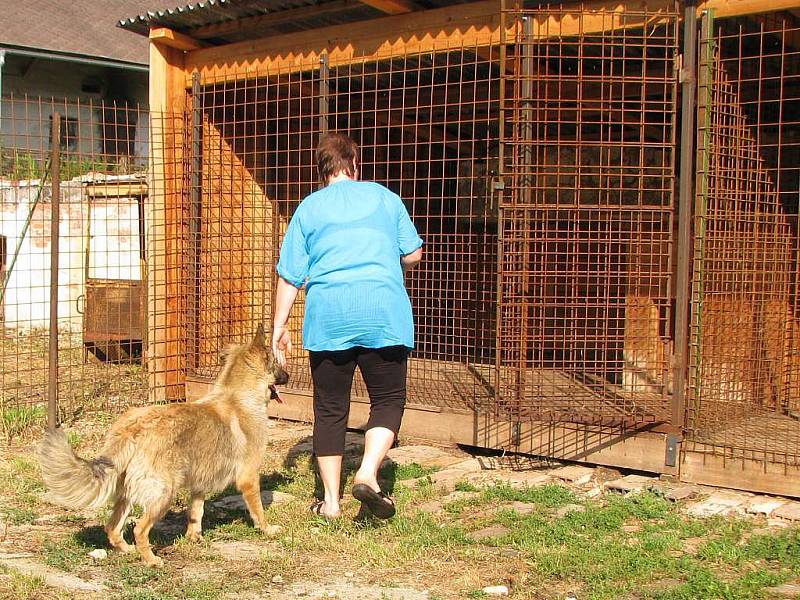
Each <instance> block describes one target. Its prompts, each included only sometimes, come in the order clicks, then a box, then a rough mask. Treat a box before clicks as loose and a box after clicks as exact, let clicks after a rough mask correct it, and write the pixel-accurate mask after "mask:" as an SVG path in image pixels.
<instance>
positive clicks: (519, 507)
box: [494, 500, 537, 516]
mask: <svg viewBox="0 0 800 600" xmlns="http://www.w3.org/2000/svg"><path fill="white" fill-rule="evenodd" d="M501 510H513V511H514V512H516V513H517V514H518V515H520V516H524V515H529V514H531V513H534V512H536V510H537V509H536V505H535V504H532V503H530V502H520V501H519V500H515V501H514V502H508V503H505V504H501V505H500V506H498V507H497V508H496V509H495V511H494V512H499V511H501Z"/></svg>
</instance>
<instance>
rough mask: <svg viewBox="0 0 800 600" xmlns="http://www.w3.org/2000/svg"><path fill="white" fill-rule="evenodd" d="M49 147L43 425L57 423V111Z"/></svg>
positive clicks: (58, 151) (58, 126)
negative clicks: (47, 334)
mask: <svg viewBox="0 0 800 600" xmlns="http://www.w3.org/2000/svg"><path fill="white" fill-rule="evenodd" d="M51 139H52V142H51V147H50V181H51V184H52V195H51V197H52V201H51V204H50V348H49V354H48V361H47V367H48V375H49V377H48V381H47V427H48V428H49V429H55V428H56V426H57V425H58V244H59V231H58V228H59V223H60V215H59V212H60V211H59V208H60V206H59V204H60V200H61V115H60V114H58V113H53V122H52V136H51Z"/></svg>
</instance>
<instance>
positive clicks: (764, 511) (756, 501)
mask: <svg viewBox="0 0 800 600" xmlns="http://www.w3.org/2000/svg"><path fill="white" fill-rule="evenodd" d="M784 504H786V500H784V499H783V498H775V497H773V496H755V497H753V498H751V499H750V501H749V502H748V503H747V506H746V507H745V511H747V512H748V513H749V514H751V515H764V516H767V517H769V516H770V515H771V514H772V513H774V512H775V510H776V509H778V508H780V507H781V506H783V505H784Z"/></svg>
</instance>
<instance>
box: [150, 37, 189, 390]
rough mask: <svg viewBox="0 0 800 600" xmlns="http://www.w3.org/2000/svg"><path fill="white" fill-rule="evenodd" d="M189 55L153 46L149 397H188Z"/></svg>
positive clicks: (166, 47) (159, 44)
mask: <svg viewBox="0 0 800 600" xmlns="http://www.w3.org/2000/svg"><path fill="white" fill-rule="evenodd" d="M184 56H185V54H184V52H183V51H182V50H178V49H176V48H173V47H170V46H168V45H165V44H163V43H161V42H159V41H157V40H151V42H150V118H151V122H152V124H153V127H151V131H152V135H151V140H150V148H151V150H150V171H149V176H150V183H149V194H150V202H149V206H148V215H147V217H148V218H147V223H148V236H147V237H148V250H149V251H148V256H147V267H148V269H147V271H148V272H147V314H148V320H147V322H148V327H149V332H148V337H147V344H148V351H147V356H148V361H147V368H148V388H149V395H148V398H149V400H150V401H151V402H156V401H164V400H175V399H180V398H183V397H184V383H185V378H186V373H185V366H184V362H185V354H186V353H185V350H186V348H185V346H186V344H185V340H184V339H183V337H184V336H183V335H182V334H181V319H182V314H181V312H180V311H181V310H182V308H184V307H183V306H182V304H181V299H182V298H183V296H184V294H185V292H186V289H185V285H184V283H185V282H184V281H183V271H184V269H183V266H184V265H183V264H182V256H183V252H182V250H183V249H182V247H181V244H182V240H183V239H184V237H185V235H184V234H185V232H184V231H183V230H182V229H183V228H185V225H184V224H183V222H182V219H181V212H182V211H181V208H182V207H181V203H182V200H183V197H182V194H181V192H182V190H181V182H182V181H183V174H182V168H183V167H182V164H183V139H184V135H185V131H184V129H185V127H184V123H185V114H184V111H185V103H186V92H185V87H186V73H185V71H184V69H183V64H184Z"/></svg>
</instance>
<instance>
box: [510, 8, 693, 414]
mask: <svg viewBox="0 0 800 600" xmlns="http://www.w3.org/2000/svg"><path fill="white" fill-rule="evenodd" d="M505 17H506V20H507V22H508V23H514V24H516V27H515V29H514V31H515V34H514V35H513V37H512V38H511V39H510V40H509V45H508V54H509V56H508V61H507V65H506V68H507V71H506V74H505V76H504V91H503V106H502V108H503V114H504V130H503V148H504V156H503V170H504V174H505V175H506V177H505V178H504V182H505V186H504V188H505V189H504V190H503V193H502V199H501V202H500V232H501V233H500V237H501V256H500V265H499V269H500V295H499V298H498V301H499V304H498V311H499V316H498V319H499V323H500V326H499V336H500V338H499V342H498V344H499V352H498V357H497V372H498V378H499V381H500V398H501V402H500V403H499V404H498V410H499V414H502V415H505V416H506V417H507V418H510V419H519V420H531V419H532V420H543V421H568V422H577V423H586V424H597V425H612V426H619V425H640V424H645V423H655V422H661V421H664V420H665V418H666V413H667V410H668V406H669V399H670V395H671V378H672V373H671V355H672V335H673V334H672V331H671V327H672V313H673V306H672V305H673V302H674V296H675V290H674V284H673V269H674V265H673V262H674V261H673V258H672V257H673V250H674V244H673V229H674V224H675V214H674V212H675V211H674V202H673V197H674V192H673V188H674V179H675V175H674V164H675V115H676V84H677V79H676V75H675V66H676V56H677V41H678V40H677V24H678V18H677V13H675V12H672V11H658V12H652V13H651V12H636V11H633V12H631V11H624V12H623V11H616V10H615V11H604V10H599V11H591V12H590V11H583V12H575V11H571V12H565V11H560V10H519V9H513V10H509V11H507V12H506V14H505Z"/></svg>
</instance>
